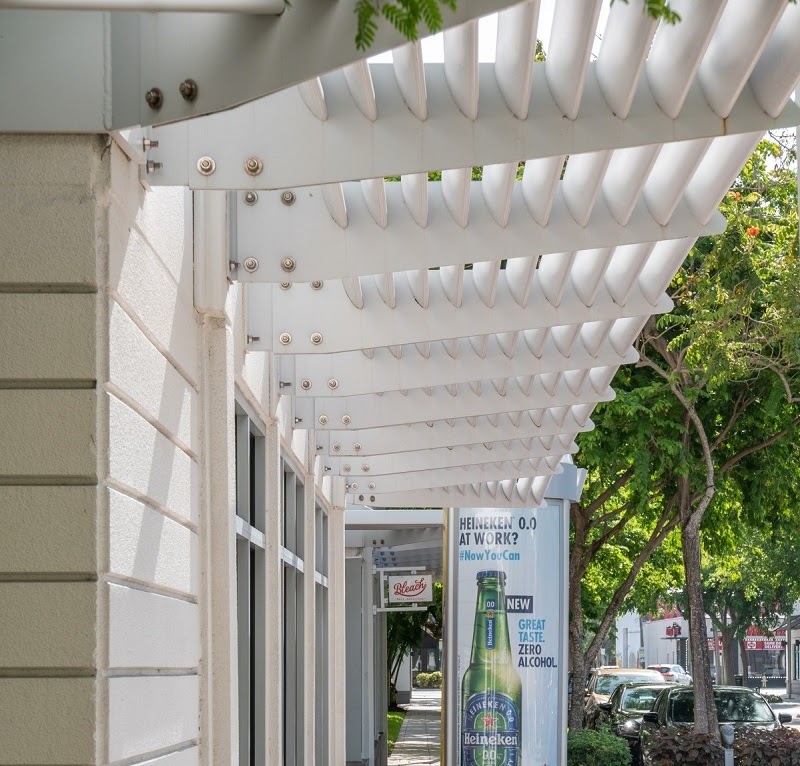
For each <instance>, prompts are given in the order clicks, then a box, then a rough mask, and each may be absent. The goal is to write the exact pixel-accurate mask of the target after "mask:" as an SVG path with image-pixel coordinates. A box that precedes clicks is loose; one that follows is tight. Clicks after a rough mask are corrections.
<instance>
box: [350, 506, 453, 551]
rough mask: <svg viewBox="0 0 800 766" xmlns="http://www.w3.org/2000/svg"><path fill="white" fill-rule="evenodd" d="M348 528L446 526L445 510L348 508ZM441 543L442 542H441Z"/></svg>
mask: <svg viewBox="0 0 800 766" xmlns="http://www.w3.org/2000/svg"><path fill="white" fill-rule="evenodd" d="M344 523H345V527H346V528H347V529H392V530H393V529H402V528H404V527H412V528H427V527H442V526H444V511H443V510H442V509H441V508H431V509H428V510H424V511H417V510H411V509H402V510H396V509H392V510H385V511H374V510H372V509H371V508H369V509H361V508H348V509H347V510H346V511H345V513H344ZM440 545H441V542H440Z"/></svg>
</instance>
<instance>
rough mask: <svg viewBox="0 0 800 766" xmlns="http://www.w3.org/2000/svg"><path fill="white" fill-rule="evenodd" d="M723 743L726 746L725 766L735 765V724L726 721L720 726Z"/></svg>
mask: <svg viewBox="0 0 800 766" xmlns="http://www.w3.org/2000/svg"><path fill="white" fill-rule="evenodd" d="M719 733H720V735H721V736H722V745H723V747H724V748H725V766H733V726H731V725H730V724H729V723H726V724H725V725H724V726H720V727H719Z"/></svg>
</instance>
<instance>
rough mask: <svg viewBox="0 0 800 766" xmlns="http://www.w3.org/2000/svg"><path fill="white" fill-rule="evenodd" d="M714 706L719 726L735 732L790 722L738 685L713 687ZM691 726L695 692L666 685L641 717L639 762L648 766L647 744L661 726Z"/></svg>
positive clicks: (689, 688) (771, 727) (789, 719)
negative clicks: (729, 728)
mask: <svg viewBox="0 0 800 766" xmlns="http://www.w3.org/2000/svg"><path fill="white" fill-rule="evenodd" d="M714 704H715V706H716V708H717V718H718V720H719V723H720V725H722V724H730V725H731V726H733V729H734V733H735V732H736V731H741V730H742V729H778V728H780V727H781V726H782V725H783V724H785V723H789V722H790V721H791V720H792V716H791V715H789V714H788V713H781V714H780V715H775V711H773V709H772V708H771V707H770V706H769V703H768V702H767V701H766V700H765V699H764V698H763V697H762V696H761V695H760V694H758V693H757V692H755V691H753V690H752V689H744V688H742V687H740V686H715V687H714ZM693 725H694V689H692V687H691V686H669V687H668V688H666V689H664V690H663V691H662V692H660V693H659V695H658V697H657V698H656V701H655V703H654V704H653V708H652V709H651V710H650V711H648V712H646V713H643V714H642V725H641V728H640V731H639V754H640V757H641V761H640V763H641V764H642V765H643V766H649V765H650V760H649V758H648V753H647V744H648V742H649V740H650V738H651V737H652V735H653V732H654V731H656V730H657V729H659V728H661V727H664V726H675V727H679V728H680V727H691V726H693Z"/></svg>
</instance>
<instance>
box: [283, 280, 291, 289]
mask: <svg viewBox="0 0 800 766" xmlns="http://www.w3.org/2000/svg"><path fill="white" fill-rule="evenodd" d="M291 286H292V283H291V282H281V290H288V289H289V288H290V287H291Z"/></svg>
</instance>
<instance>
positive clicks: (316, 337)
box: [311, 332, 322, 346]
mask: <svg viewBox="0 0 800 766" xmlns="http://www.w3.org/2000/svg"><path fill="white" fill-rule="evenodd" d="M311 342H312V343H313V344H314V345H315V346H319V344H320V343H322V335H321V334H320V333H318V332H312V333H311Z"/></svg>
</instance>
